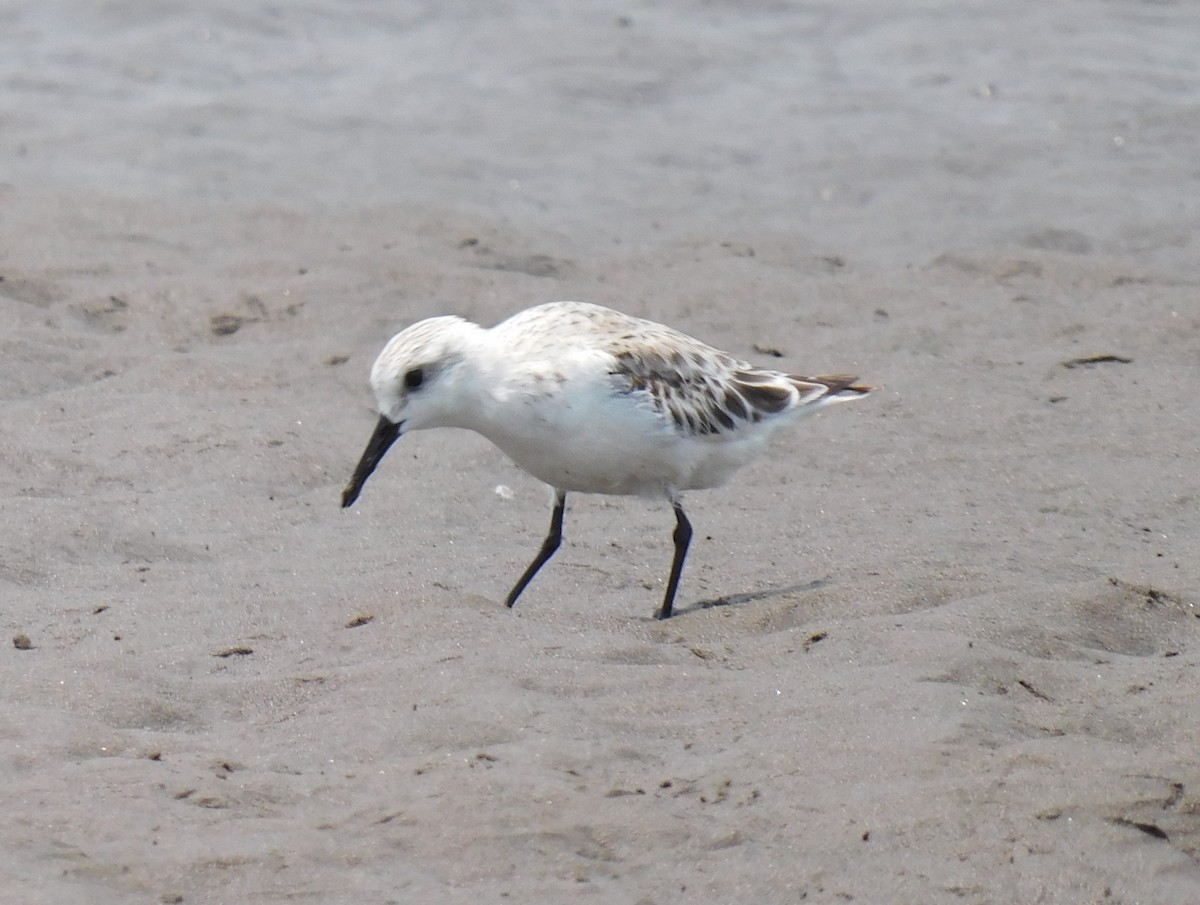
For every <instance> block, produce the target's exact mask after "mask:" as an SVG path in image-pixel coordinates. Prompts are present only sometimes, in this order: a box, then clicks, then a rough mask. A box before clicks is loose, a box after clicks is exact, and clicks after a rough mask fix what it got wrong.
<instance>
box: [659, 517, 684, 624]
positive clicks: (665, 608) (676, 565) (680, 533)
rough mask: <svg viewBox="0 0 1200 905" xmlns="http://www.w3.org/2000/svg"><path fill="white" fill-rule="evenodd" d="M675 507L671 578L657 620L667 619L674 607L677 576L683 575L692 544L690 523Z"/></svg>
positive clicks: (677, 585)
mask: <svg viewBox="0 0 1200 905" xmlns="http://www.w3.org/2000/svg"><path fill="white" fill-rule="evenodd" d="M674 506H675V533H674V534H672V535H671V537H672V538H674V540H675V558H674V559H673V560H672V561H671V577H670V578H668V579H667V593H666V594H664V595H663V602H662V609H661V610H659V611H658V618H659V619H669V618H670V616H671V607H673V606H674V605H675V591H676V590H678V589H679V576H680V575H682V574H683V560H684V558H685V557H686V556H687V551H688V544H690V543H691V542H692V523H691V522H689V521H688V520H687V516H686V515H684V514H683V507H682V506H680V505H679V503H674Z"/></svg>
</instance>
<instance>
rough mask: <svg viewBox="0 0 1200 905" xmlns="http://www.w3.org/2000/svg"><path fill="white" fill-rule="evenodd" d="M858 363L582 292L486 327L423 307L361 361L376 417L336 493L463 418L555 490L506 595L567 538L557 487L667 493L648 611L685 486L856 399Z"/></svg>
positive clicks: (678, 531)
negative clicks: (711, 338)
mask: <svg viewBox="0 0 1200 905" xmlns="http://www.w3.org/2000/svg"><path fill="white" fill-rule="evenodd" d="M857 379H858V378H857V377H852V376H848V375H845V374H835V375H828V376H823V377H797V376H795V375H792V374H783V373H781V372H779V371H768V370H763V369H761V368H756V367H754V366H753V365H750V364H747V363H746V362H744V361H739V360H738V359H736V358H733V357H732V356H730V355H728V354H726V353H725V352H721V351H718V350H717V349H714V348H712V347H711V346H707V345H705V344H704V343H702V342H700V341H699V340H696V339H693V338H692V337H690V336H687V335H686V334H683V333H680V332H678V331H676V330H672V329H671V328H670V327H665V326H663V325H662V324H656V323H654V322H653V321H647V320H642V319H640V318H636V317H630V316H628V315H625V314H621V313H620V312H618V311H613V310H611V309H609V308H602V307H600V306H599V305H589V304H586V303H583V302H550V303H548V304H545V305H538V306H536V307H533V308H529V309H526V310H525V311H522V312H520V313H519V314H516V315H513V316H512V317H510V318H509V319H508V320H506V321H504V322H503V323H500V324H498V325H497V326H495V327H492V328H491V329H485V328H483V327H480V326H479V325H478V324H473V323H471V322H470V321H466V320H463V319H462V318H461V317H432V318H429V319H427V320H423V321H420V322H419V323H416V324H413V325H412V326H411V327H409V328H408V329H406V330H403V331H402V332H400V333H397V334H396V335H395V336H393V337H392V339H391V341H389V342H388V344H387V346H385V347H384V350H383V351H382V352H381V353H380V355H379V358H377V359H376V361H375V364H374V366H373V367H372V368H371V387H372V389H373V390H374V392H375V398H376V400H377V401H378V403H379V412H380V418H379V423H378V424H377V425H376V427H375V433H374V434H372V435H371V439H370V441H369V442H368V443H367V448H366V450H365V451H364V452H363V455H362V459H361V460H360V461H359V463H358V466H357V467H356V468H355V469H354V476H353V477H352V478H351V479H350V483H349V484H347V485H346V489H345V490H344V491H342V506H343V507H346V506H350V505H352V504H353V503H354V501H355V500H356V499H358V495H359V493H360V492H361V491H362V487H363V484H364V483H366V480H367V478H368V477H370V476H371V473H372V472H373V471H374V470H375V467H376V466H377V465H378V464H379V461H380V459H382V458H383V455H384V453H386V452H387V450H388V448H389V447H390V446H391V445H392V444H393V443H394V442H395V441H396V440H397V438H399V437H400V435H401V434H404V433H407V432H408V431H412V430H420V429H422V428H428V427H463V428H468V429H470V430H473V431H475V432H476V433H479V434H482V435H483V436H484V437H486V438H487V439H489V440H491V441H492V443H494V444H495V445H496V446H498V447H499V448H500V449H501V450H502V451H503V452H504V453H506V454H507V455H508V457H509V458H511V459H512V460H513V462H515V463H516V464H517V465H518V466H519V467H521V468H522V469H524V470H525V471H527V472H529V474H531V475H533V476H534V477H535V478H537V479H539V480H541V481H544V482H546V483H547V484H549V485H550V486H551V487H553V488H554V491H555V497H554V510H553V514H552V515H551V518H550V531H549V533H548V534H547V535H546V539H545V540H544V541H543V542H542V548H541V550H539V551H538V554H537V556H536V557H534V560H533V562H531V563H530V564H529V567H528V568H527V569H526V570H525V572H524V574H522V575H521V577H520V578H519V579H518V580H517V583H516V584H515V585H514V586H513V589H512V590H511V591H510V592H509V594H508V597H507V598H506V599H505V601H504V602H505V604H506V605H507V606H510V607H511V606H512V605H513V604H515V603H516V602H517V598H518V597H520V596H521V592H522V591H524V590H525V587H526V585H528V584H529V582H530V581H531V580H532V579H533V577H534V576H535V575H536V574H537V572H538V570H539V569H540V568H541V567H542V566H543V565H545V564H546V561H547V560H549V559H550V557H551V556H553V555H554V551H555V550H557V549H558V546H559V544H560V542H561V541H562V525H563V513H564V511H565V509H566V500H567V493H568V492H573V491H578V492H581V493H609V494H636V495H640V496H653V497H665V498H666V499H667V500H668V501H670V503H671V506H672V507H673V508H674V510H675V531H674V534H673V535H672V537H673V539H674V541H675V556H674V559H673V560H672V562H671V571H670V574H669V576H668V578H667V589H666V593H665V594H664V596H663V601H662V607H661V609H660V610H659V613H658V618H660V619H666V618H667V617H668V616H670V615H671V609H672V606H673V605H674V601H675V592H676V590H677V589H678V587H679V576H680V573H681V572H682V571H683V561H684V557H685V556H686V555H687V549H688V543H689V542H690V541H691V538H692V526H691V523H690V522H688V519H687V516H686V515H684V512H683V506H682V503H681V495H682V494H683V492H684V491H686V490H701V489H705V488H709V487H717V486H719V485H721V484H723V483H725V481H726V480H728V479H729V477H730V476H731V475H732V474H733V472H734V471H736V470H737V469H738V468H740V467H741V466H743V465H745V464H746V463H747V462H749V461H750V460H751V459H752V458H754V457H755V456H756V455H758V454H759V453H761V452H762V451H763V449H764V448H765V447H766V443H767V438H768V436H769V435H770V433H771V432H772V430H774V429H775V428H777V427H779V426H780V425H782V424H785V423H787V422H789V421H791V420H794V419H795V418H796V417H797V416H799V415H803V414H807V413H810V412H814V411H816V410H817V409H818V408H820V407H821V406H823V405H826V404H828V403H831V402H842V401H845V400H850V399H858V398H860V397H862V396H864V395H866V394H867V393H868V392H870V390H871V388H870V387H865V386H857V385H855V381H856V380H857Z"/></svg>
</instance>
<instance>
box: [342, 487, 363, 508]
mask: <svg viewBox="0 0 1200 905" xmlns="http://www.w3.org/2000/svg"><path fill="white" fill-rule="evenodd" d="M361 490H362V488H361V487H355V486H354V485H353V484H347V485H346V487H345V489H343V490H342V508H343V509H348V508H350V507H351V506H353V505H354V501H355V500H357V499H358V494H359V492H360V491H361Z"/></svg>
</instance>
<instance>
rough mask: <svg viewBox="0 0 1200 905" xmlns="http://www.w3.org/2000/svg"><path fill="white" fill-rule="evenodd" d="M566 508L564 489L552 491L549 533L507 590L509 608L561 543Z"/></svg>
mask: <svg viewBox="0 0 1200 905" xmlns="http://www.w3.org/2000/svg"><path fill="white" fill-rule="evenodd" d="M566 509H567V493H566V491H565V490H555V491H554V511H553V512H552V513H551V514H550V533H549V534H547V535H546V539H545V540H544V541H542V549H540V550H539V551H538V555H537V556H535V557H534V558H533V562H531V563H530V564H529V568H527V569H526V570H525V574H524V575H522V576H521V577H520V578H519V579H518V580H517V583H516V584H515V585H513V589H512V590H511V591H509V592H508V597H507V598H506V599H505V601H504V605H505V606H506V607H509V608H511V607H512V605H513V604H514V603H516V602H517V598H518V597H520V596H521V592H522V591H524V590H525V586H526V585H527V584H529V582H531V581H533V576H535V575H537V573H538V569H540V568H541V567H542V566H544V565H545V564H546V561H547V560H548V559H549V558H550V557H551V556H553V555H554V551H555V550H557V549H558V545H559V544H561V543H562V524H563V514H564V513H565V512H566Z"/></svg>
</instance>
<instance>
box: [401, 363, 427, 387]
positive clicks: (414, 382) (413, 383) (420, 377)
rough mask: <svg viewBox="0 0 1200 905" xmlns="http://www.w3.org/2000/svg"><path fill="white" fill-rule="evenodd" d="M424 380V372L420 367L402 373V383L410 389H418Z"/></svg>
mask: <svg viewBox="0 0 1200 905" xmlns="http://www.w3.org/2000/svg"><path fill="white" fill-rule="evenodd" d="M424 382H425V372H424V371H423V370H422V369H421V368H413V369H412V370H411V371H409V372H408V373H407V374H405V375H404V385H405V386H406V387H408V388H409V389H410V390H419V389H420V388H421V384H423V383H424Z"/></svg>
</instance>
